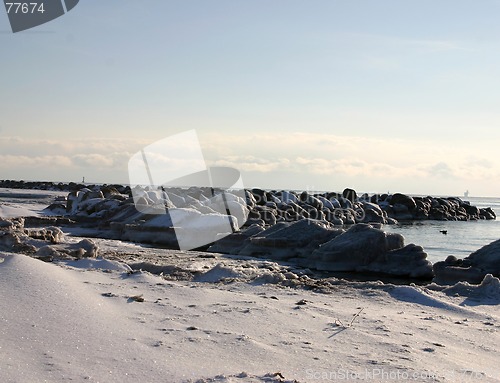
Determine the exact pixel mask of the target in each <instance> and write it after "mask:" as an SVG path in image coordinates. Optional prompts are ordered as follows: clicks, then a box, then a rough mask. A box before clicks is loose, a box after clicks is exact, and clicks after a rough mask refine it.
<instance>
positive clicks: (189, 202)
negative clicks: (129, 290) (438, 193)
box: [4, 181, 500, 283]
mask: <svg viewBox="0 0 500 383" xmlns="http://www.w3.org/2000/svg"><path fill="white" fill-rule="evenodd" d="M4 182H5V181H4ZM9 182H10V181H9ZM9 185H10V184H9ZM4 186H5V185H4ZM38 186H40V185H38ZM10 187H13V186H12V185H11V186H10ZM72 187H74V186H72ZM47 212H48V213H50V214H51V215H61V214H62V215H64V217H65V218H67V219H70V220H71V221H75V222H77V223H78V224H79V225H85V224H88V226H89V228H92V229H95V230H96V233H97V234H96V236H102V237H109V238H115V239H122V240H130V241H135V242H143V243H152V244H156V245H161V246H165V247H168V248H173V249H176V248H181V249H195V248H197V249H201V250H208V251H209V252H218V253H225V254H232V255H238V256H251V257H260V258H268V259H272V260H278V261H286V262H294V263H296V264H298V265H300V266H303V267H308V268H311V269H316V270H324V271H331V272H363V273H379V274H380V273H382V274H388V275H394V276H401V277H409V278H422V279H429V280H430V279H431V278H432V277H433V276H434V275H435V276H436V277H435V280H436V281H437V282H438V283H448V282H450V281H451V283H454V282H456V281H458V280H463V281H470V282H472V283H480V282H481V281H482V280H483V279H484V276H485V275H486V274H492V275H495V276H497V275H499V274H500V272H499V270H498V267H497V266H495V265H497V264H499V263H500V262H498V260H499V259H498V257H497V256H495V255H491V254H497V247H500V245H497V247H495V246H494V245H493V244H492V245H491V246H490V247H489V248H487V249H484V250H483V251H482V252H481V251H478V252H476V253H474V254H471V256H470V257H467V258H466V259H464V260H457V259H454V258H452V257H450V258H449V259H447V260H446V261H445V262H438V263H437V264H435V265H434V267H433V266H432V265H431V263H430V262H429V261H428V260H427V254H426V253H425V251H424V250H423V249H422V248H421V247H420V246H417V245H414V244H409V245H405V244H404V241H403V237H402V236H400V235H397V234H389V233H385V232H384V231H383V230H381V229H380V227H381V225H382V224H393V223H397V222H398V221H410V220H431V219H433V220H454V221H468V220H480V219H496V216H495V213H494V212H493V211H492V210H491V209H490V208H486V209H479V208H477V207H475V206H472V205H471V204H470V203H469V202H467V201H463V200H461V199H460V198H456V197H448V198H441V197H430V196H429V197H412V196H408V195H405V194H401V193H395V194H381V195H378V194H375V195H368V194H363V195H358V193H357V192H356V191H355V190H353V189H345V190H344V191H343V192H342V193H333V192H331V193H309V192H306V191H304V192H296V191H290V190H281V191H268V190H263V189H258V188H254V189H246V190H240V191H238V192H236V191H230V190H229V191H228V190H219V189H214V188H199V187H191V188H158V189H153V188H134V189H130V188H129V187H124V186H121V185H97V186H94V187H92V188H91V187H83V188H79V187H78V188H76V189H75V190H72V191H71V192H70V193H69V194H68V196H67V198H65V199H64V198H62V199H60V200H58V201H56V202H55V203H54V204H52V205H50V206H49V207H47ZM184 231H185V232H186V233H185V236H186V237H195V239H196V241H192V243H190V247H184V248H183V247H182V246H181V243H180V240H181V239H182V238H181V237H182V235H183V232H184ZM193 233H194V235H193ZM44 251H45V252H48V250H44ZM485 254H486V255H485ZM495 257H496V258H495ZM495 262H496V263H495Z"/></svg>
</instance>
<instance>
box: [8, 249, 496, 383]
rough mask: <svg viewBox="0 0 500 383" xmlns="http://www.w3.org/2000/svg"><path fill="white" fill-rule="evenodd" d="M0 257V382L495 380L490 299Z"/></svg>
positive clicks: (223, 271) (221, 271)
mask: <svg viewBox="0 0 500 383" xmlns="http://www.w3.org/2000/svg"><path fill="white" fill-rule="evenodd" d="M2 257H5V260H4V262H2V263H0V291H2V296H1V299H0V360H1V361H2V362H1V363H0V379H1V381H2V382H44V381H45V382H60V381H67V380H73V381H88V382H137V381H139V380H141V381H144V382H189V381H190V382H196V381H200V382H266V381H275V382H278V381H293V379H295V380H297V381H299V382H311V381H331V380H333V379H332V378H333V377H336V378H337V380H339V379H340V378H342V376H344V377H346V375H348V376H350V377H351V378H352V377H357V378H360V379H362V380H373V381H380V379H375V378H376V376H372V375H374V374H375V375H377V374H384V373H385V374H387V377H389V376H393V377H396V376H397V375H398V374H399V378H404V377H406V375H405V374H409V376H412V377H416V378H415V379H414V378H411V380H412V381H421V382H428V381H444V382H459V381H470V380H471V379H472V378H471V377H474V380H480V381H485V382H498V381H500V370H499V369H498V367H497V356H498V352H499V351H500V350H499V349H500V342H499V340H500V339H499V335H498V331H499V330H500V322H499V319H500V312H499V310H498V305H492V304H491V302H490V303H489V304H485V305H483V304H481V302H480V301H479V302H478V301H476V302H475V304H474V305H471V306H464V305H463V303H464V297H455V296H448V295H446V294H445V293H444V292H439V291H431V290H428V289H426V288H425V287H417V286H392V285H384V284H382V283H364V284H363V283H348V282H342V281H338V282H337V284H335V283H333V284H330V285H329V287H328V288H326V289H325V290H324V291H323V292H314V291H308V290H305V289H301V288H284V287H282V286H279V285H273V284H271V285H270V284H264V285H259V284H251V283H246V282H234V283H211V282H217V281H219V280H220V278H219V277H222V276H237V274H238V271H237V270H231V269H229V268H228V266H224V267H223V266H221V265H215V266H214V267H213V270H211V272H210V270H207V272H206V273H205V274H202V275H201V276H200V278H199V281H196V282H194V281H182V280H181V281H168V280H165V279H163V278H162V277H160V276H157V275H153V274H150V273H148V272H135V273H131V272H130V270H129V269H128V268H127V267H125V266H123V267H119V264H118V263H117V262H109V261H106V260H104V259H96V260H93V261H91V260H80V261H73V262H64V263H60V264H59V265H57V264H54V263H44V262H42V261H39V260H35V259H33V258H30V257H28V256H25V255H20V254H6V253H3V254H2ZM142 299H143V301H141V300H142ZM357 313H359V316H357V317H354V315H355V314H357ZM351 322H352V324H351ZM277 373H279V374H277ZM389 374H392V375H389ZM280 376H283V377H284V379H282V378H281V377H280ZM280 379H282V380H280ZM340 380H341V379H340ZM394 380H397V379H394ZM399 380H404V379H399ZM408 380H410V379H408Z"/></svg>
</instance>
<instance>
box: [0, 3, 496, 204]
mask: <svg viewBox="0 0 500 383" xmlns="http://www.w3.org/2000/svg"><path fill="white" fill-rule="evenodd" d="M499 15H500V1H498V0H484V1H481V2H471V1H463V0H453V1H448V0H440V1H435V0H433V1H429V0H422V1H418V2H417V1H412V2H409V1H400V0H394V1H388V0H379V1H372V0H359V1H347V0H344V1H335V0H307V1H305V0H301V1H297V0H274V1H268V0H267V1H264V0H246V1H244V0H182V1H180V0H178V1H167V0H163V1H153V0H142V1H130V0H106V1H102V0H81V1H80V2H79V4H78V5H77V6H76V7H75V8H74V9H73V10H71V11H70V12H68V13H67V14H65V15H64V16H62V17H59V18H57V19H55V20H53V21H51V22H49V23H46V24H43V25H41V26H38V27H36V28H33V29H30V30H27V31H23V32H18V33H15V34H14V33H12V31H11V29H10V26H9V23H8V18H7V14H6V12H3V11H1V10H0V44H1V47H2V59H1V60H0V69H1V70H0V179H25V180H48V181H65V182H68V181H76V182H79V181H81V180H82V178H83V177H85V180H86V181H87V182H99V183H102V182H104V183H128V182H129V176H128V161H129V159H130V158H131V157H132V156H133V155H134V154H135V153H137V152H138V151H140V150H141V149H142V148H144V147H147V146H148V145H151V144H153V143H154V142H156V141H158V140H163V139H165V138H168V137H170V136H173V135H176V134H179V133H182V132H186V131H189V130H193V129H194V130H195V131H196V133H197V135H198V138H199V143H200V145H201V149H202V152H203V156H204V159H205V162H206V164H207V166H229V167H233V168H235V169H238V170H239V171H240V172H241V175H242V181H243V183H244V185H245V186H246V187H262V188H269V189H298V190H309V191H325V190H331V191H342V190H343V189H344V188H346V187H350V188H354V189H356V190H358V191H360V192H369V193H375V192H387V191H390V192H396V191H397V192H403V193H411V194H425V195H462V194H463V192H464V191H465V190H469V191H470V195H474V196H500V157H499V156H498V148H499V143H500V111H499V108H498V102H499V100H500V69H498V68H500V23H498V16H499ZM174 163H175V162H172V164H174ZM166 166H168V163H166ZM172 166H173V165H172Z"/></svg>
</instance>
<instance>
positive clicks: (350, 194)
mask: <svg viewBox="0 0 500 383" xmlns="http://www.w3.org/2000/svg"><path fill="white" fill-rule="evenodd" d="M342 197H344V198H345V199H347V200H349V201H351V202H355V201H356V200H357V199H358V195H357V194H356V191H355V190H353V189H349V188H346V189H344V191H343V192H342Z"/></svg>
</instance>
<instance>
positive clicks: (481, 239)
mask: <svg viewBox="0 0 500 383" xmlns="http://www.w3.org/2000/svg"><path fill="white" fill-rule="evenodd" d="M463 199H464V200H466V201H469V202H470V204H471V205H473V206H477V207H479V208H485V207H491V208H492V209H493V211H494V212H495V214H496V215H497V216H498V218H497V220H494V221H492V220H490V221H486V220H480V221H465V222H462V221H432V220H429V221H414V222H411V223H400V224H397V225H384V226H383V229H384V230H385V231H387V232H393V233H399V234H402V235H403V237H404V238H405V244H410V243H414V244H416V245H420V246H422V247H423V248H424V250H425V252H426V253H427V255H428V259H429V261H431V262H432V263H435V262H438V261H443V260H445V259H446V257H448V256H449V255H454V256H455V257H457V258H464V257H466V256H468V255H469V254H471V253H472V252H474V251H476V250H478V249H480V248H481V247H483V246H485V245H487V244H489V243H491V242H493V241H495V240H497V239H500V198H480V197H468V198H463ZM442 230H443V231H446V232H447V234H443V233H441V231H442Z"/></svg>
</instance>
